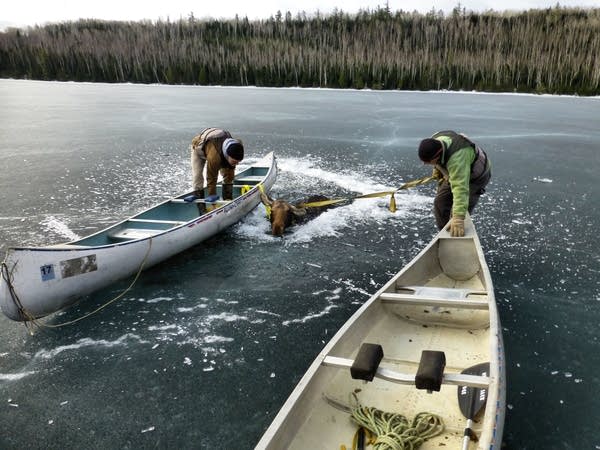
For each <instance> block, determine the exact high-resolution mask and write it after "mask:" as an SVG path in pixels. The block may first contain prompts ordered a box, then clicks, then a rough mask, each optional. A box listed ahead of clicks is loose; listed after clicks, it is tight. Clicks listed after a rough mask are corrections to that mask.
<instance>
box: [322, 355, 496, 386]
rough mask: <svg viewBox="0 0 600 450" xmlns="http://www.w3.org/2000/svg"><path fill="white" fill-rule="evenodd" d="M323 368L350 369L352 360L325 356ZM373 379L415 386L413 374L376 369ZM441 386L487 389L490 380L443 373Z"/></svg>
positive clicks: (475, 376)
mask: <svg viewBox="0 0 600 450" xmlns="http://www.w3.org/2000/svg"><path fill="white" fill-rule="evenodd" d="M321 364H322V365H323V366H327V367H336V368H339V369H350V368H351V367H352V364H354V360H352V359H348V358H340V357H337V356H325V357H324V358H323V360H322V361H321ZM374 378H380V379H382V380H387V381H390V382H392V383H397V384H407V385H411V384H412V385H414V384H415V374H409V373H401V372H396V371H395V370H391V369H386V368H385V367H378V368H377V371H376V372H375V376H374ZM442 384H447V385H452V386H469V387H476V388H488V387H489V385H490V378H489V377H485V376H477V375H465V374H461V373H445V374H444V376H443V377H442Z"/></svg>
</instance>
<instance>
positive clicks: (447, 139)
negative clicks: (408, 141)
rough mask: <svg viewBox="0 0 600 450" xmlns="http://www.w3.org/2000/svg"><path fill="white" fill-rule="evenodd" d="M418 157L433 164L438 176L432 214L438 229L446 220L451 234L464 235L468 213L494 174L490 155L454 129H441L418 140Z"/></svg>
mask: <svg viewBox="0 0 600 450" xmlns="http://www.w3.org/2000/svg"><path fill="white" fill-rule="evenodd" d="M419 159H421V161H423V162H424V163H425V164H431V165H433V166H434V168H433V176H435V177H436V178H438V179H439V180H440V181H439V184H438V189H437V194H436V196H435V200H434V202H433V214H434V216H435V221H436V224H437V227H438V229H440V230H441V229H442V228H443V227H444V226H445V225H446V224H447V225H448V227H447V229H448V230H450V234H451V236H452V237H460V236H464V235H465V223H464V221H465V215H466V213H467V211H469V213H471V212H473V209H474V208H475V205H476V204H477V202H478V201H479V197H480V196H481V195H482V194H483V193H484V192H485V187H486V186H487V184H488V183H489V181H490V178H491V176H492V170H491V164H490V162H489V160H488V157H487V155H486V154H485V152H484V151H483V150H481V148H479V147H478V146H477V145H476V144H475V143H473V141H471V140H470V139H469V138H468V137H466V136H465V135H463V134H459V133H456V132H454V131H440V132H438V133H435V134H434V135H433V136H431V137H430V138H427V139H423V140H422V141H421V143H420V144H419Z"/></svg>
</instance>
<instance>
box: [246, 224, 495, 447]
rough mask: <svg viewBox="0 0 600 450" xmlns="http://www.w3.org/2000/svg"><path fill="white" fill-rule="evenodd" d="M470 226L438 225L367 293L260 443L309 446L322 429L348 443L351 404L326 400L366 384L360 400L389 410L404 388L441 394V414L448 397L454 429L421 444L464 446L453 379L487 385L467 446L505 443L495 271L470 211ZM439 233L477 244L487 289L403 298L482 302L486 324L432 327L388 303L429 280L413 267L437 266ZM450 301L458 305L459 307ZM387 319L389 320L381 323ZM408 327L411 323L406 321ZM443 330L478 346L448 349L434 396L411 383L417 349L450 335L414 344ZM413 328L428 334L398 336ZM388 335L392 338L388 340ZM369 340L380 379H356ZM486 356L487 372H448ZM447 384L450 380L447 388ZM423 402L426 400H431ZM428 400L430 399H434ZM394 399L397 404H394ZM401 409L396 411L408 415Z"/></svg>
mask: <svg viewBox="0 0 600 450" xmlns="http://www.w3.org/2000/svg"><path fill="white" fill-rule="evenodd" d="M465 228H466V236H465V237H464V238H458V239H457V240H456V241H452V240H451V239H455V238H451V237H450V235H449V233H448V232H447V231H445V230H442V231H440V232H439V233H438V234H437V235H436V236H435V237H434V238H433V239H432V240H431V241H430V242H429V243H428V244H427V245H426V246H425V248H423V249H422V250H421V251H420V252H419V253H418V254H417V255H416V256H415V257H414V258H413V259H412V260H411V261H410V262H409V263H407V264H406V265H405V266H404V267H403V268H402V269H401V270H400V271H399V272H398V273H396V274H395V275H394V276H392V277H391V279H390V280H389V281H388V282H386V283H385V284H384V285H383V286H382V287H381V288H380V289H379V290H378V291H377V292H376V293H375V294H373V295H372V296H371V297H370V299H369V300H367V301H366V302H365V303H364V304H363V305H361V306H360V307H359V308H358V309H357V310H356V312H355V313H354V314H353V315H352V316H351V317H350V318H349V319H348V320H347V321H346V323H345V324H343V325H342V327H341V328H340V329H339V330H338V331H337V333H335V335H334V336H333V338H332V339H331V340H330V341H329V342H328V343H327V344H326V345H325V347H324V348H323V349H322V351H321V352H320V353H319V355H318V356H317V358H316V359H315V360H314V361H313V362H312V364H311V365H310V367H309V368H308V370H307V371H306V372H305V374H304V375H303V377H302V378H301V379H300V381H299V382H298V384H297V385H296V387H295V388H294V389H293V391H292V393H291V394H290V396H289V397H288V399H287V400H286V401H285V403H284V404H283V406H282V407H281V409H280V410H279V412H278V414H277V415H276V416H275V418H274V419H273V420H272V422H271V424H270V426H268V427H267V429H266V430H265V432H264V434H263V436H262V438H261V439H260V441H259V442H258V444H257V446H256V449H257V450H264V449H268V450H275V449H280V448H289V449H301V448H311V445H312V446H313V447H314V445H315V442H312V441H311V437H310V436H314V435H321V436H322V435H324V434H325V435H332V436H335V435H336V433H337V432H343V434H342V435H338V436H337V438H335V439H332V440H330V441H327V442H328V445H335V442H344V440H346V439H347V438H348V436H352V433H353V432H352V429H350V420H349V416H347V417H348V418H345V419H343V414H347V413H348V412H349V411H347V408H340V407H336V405H335V404H334V403H335V402H334V403H332V402H331V401H328V399H331V398H333V399H342V398H347V395H348V392H349V391H350V392H351V391H353V390H354V389H359V390H360V391H361V397H362V400H364V401H365V403H364V406H374V407H377V408H379V409H382V407H384V408H383V409H384V410H388V411H390V412H391V411H397V408H398V407H400V406H401V405H402V404H403V403H404V402H403V401H402V399H403V398H404V395H406V396H408V398H410V399H412V400H410V401H409V402H408V403H407V404H405V405H404V406H403V408H406V407H408V405H412V404H413V403H412V402H413V401H416V400H415V399H416V398H417V397H416V396H418V398H422V399H427V398H430V399H436V398H438V399H440V401H441V400H442V399H443V402H442V403H439V404H432V406H433V410H434V411H437V413H438V414H439V413H440V412H442V413H443V411H445V410H443V411H438V409H437V408H440V407H441V405H445V404H446V402H450V404H451V405H452V406H451V410H450V409H449V410H448V414H450V418H451V420H452V422H451V423H450V425H449V426H448V430H449V431H448V433H450V434H449V435H446V437H444V438H443V439H447V438H449V439H450V440H448V441H441V440H439V441H437V443H436V442H434V441H432V443H431V445H430V446H428V444H429V443H428V442H427V443H425V444H423V447H422V448H438V447H437V446H438V445H439V443H441V442H444V443H443V445H448V446H449V447H447V448H461V443H462V431H463V429H464V426H465V424H466V419H465V418H464V416H462V415H461V412H460V410H459V405H458V400H457V399H456V389H451V390H449V389H450V388H451V387H452V386H454V385H458V386H465V385H467V386H468V385H469V383H471V382H472V383H473V386H476V387H479V388H485V389H486V392H487V403H486V406H485V409H484V412H483V416H482V417H481V418H480V419H479V421H478V423H477V433H478V435H479V438H480V440H479V443H478V444H477V445H473V444H472V445H473V447H469V448H475V447H477V448H478V449H486V450H497V449H500V447H501V440H502V430H503V423H504V413H505V401H506V399H505V393H506V385H505V383H506V377H505V373H504V371H505V369H504V347H503V342H502V334H501V329H500V323H499V319H498V313H497V307H496V303H495V296H494V292H493V285H492V280H491V275H490V272H489V268H488V267H487V264H486V262H485V258H484V255H483V250H482V249H481V244H480V242H479V239H478V237H477V235H476V233H475V229H474V226H473V224H472V221H471V219H470V217H469V216H467V217H466V219H465ZM440 240H445V241H446V244H447V243H452V242H457V243H458V247H464V246H465V245H466V246H474V248H475V251H473V250H472V249H471V250H469V252H470V253H469V254H470V255H471V257H474V258H475V257H476V258H477V260H478V261H479V269H478V272H477V273H474V274H473V275H472V276H473V277H475V278H474V280H476V284H477V285H479V284H481V285H482V286H483V289H479V288H477V289H474V291H478V292H476V295H474V296H473V297H474V298H473V299H472V300H468V299H467V298H459V299H456V298H445V299H444V298H443V299H438V300H439V302H440V304H438V305H435V304H433V305H426V303H428V300H432V299H431V298H429V299H428V298H419V296H415V295H412V294H408V295H402V297H403V298H406V297H408V298H407V300H406V302H407V303H408V302H411V301H412V302H413V303H416V304H417V306H410V307H411V308H413V309H414V308H418V307H419V306H427V309H428V310H431V311H433V310H434V309H436V308H437V309H439V310H443V309H445V308H450V312H452V311H459V312H462V311H466V312H467V313H468V312H469V311H474V312H477V311H478V310H479V308H481V311H480V312H478V314H479V313H480V314H483V313H485V314H486V316H484V317H487V323H486V325H485V326H484V327H476V328H470V327H467V326H465V327H455V328H452V327H451V325H450V326H449V327H446V326H444V325H443V324H442V325H440V324H437V323H434V324H433V325H431V326H429V327H427V328H423V327H424V326H425V325H424V324H420V323H418V322H410V321H408V319H407V318H405V317H404V316H403V315H402V314H399V313H397V312H393V311H392V310H391V309H390V308H396V307H397V306H396V303H400V302H396V301H394V300H393V298H394V296H393V295H392V296H389V294H391V293H394V292H396V290H397V289H400V290H402V289H405V288H406V287H407V286H411V285H415V284H417V285H418V284H422V285H425V284H426V281H425V280H424V281H423V282H422V283H418V282H415V278H416V276H415V274H414V273H410V272H411V271H414V270H417V271H420V270H425V269H426V268H428V269H432V270H433V269H434V268H435V267H436V264H431V263H429V262H427V261H425V260H426V259H427V258H430V257H431V253H432V252H434V253H435V252H437V251H438V249H439V242H440ZM446 244H444V245H446ZM444 251H447V249H444ZM459 265H460V264H459ZM465 267H467V269H468V270H471V268H472V267H469V266H468V265H467V266H465ZM438 269H439V267H438ZM465 278H466V277H465ZM431 279H433V275H432V276H431V277H430V278H428V280H431ZM405 281H407V282H405ZM464 283H465V282H464V281H460V282H458V285H459V286H462V284H464ZM469 290H470V289H469ZM386 296H387V300H386ZM429 303H435V302H429ZM452 306H454V308H453V307H452ZM423 309H424V308H421V310H423ZM383 320H385V321H386V322H383ZM380 321H381V322H380ZM393 324H395V325H393ZM390 325H391V326H392V328H386V329H385V330H384V329H382V333H383V334H381V333H380V332H379V331H378V330H377V328H378V327H379V326H382V327H389V326H390ZM407 326H408V328H406V327H407ZM445 329H448V330H449V332H450V334H449V336H456V335H457V334H461V333H463V334H464V335H466V336H469V339H470V341H471V342H473V343H476V345H477V346H478V347H477V348H478V349H479V350H476V348H474V349H473V350H471V351H468V349H465V351H467V352H468V355H469V356H468V358H464V359H463V361H462V362H461V361H459V360H458V359H456V356H457V355H460V351H461V350H453V353H451V355H450V356H451V358H450V359H448V364H449V365H448V366H446V370H447V371H445V372H444V375H443V377H444V380H445V383H442V388H441V392H440V393H435V392H434V394H432V395H433V396H430V394H427V393H425V391H420V390H417V389H416V387H415V386H414V384H415V375H414V373H413V370H416V367H417V366H418V365H419V357H418V356H417V351H420V350H419V349H423V350H425V349H428V350H437V351H444V350H447V349H446V348H445V346H444V345H443V344H444V342H445V341H444V340H443V339H442V340H440V339H437V340H436V342H438V341H439V342H440V343H441V344H442V345H438V344H433V345H431V344H432V343H430V344H429V345H427V344H425V346H424V347H420V345H421V344H416V343H417V342H419V343H427V342H428V339H427V338H426V336H427V333H439V332H440V330H445ZM398 330H400V331H398ZM409 330H415V331H417V332H420V333H422V335H423V336H424V337H423V338H419V339H420V340H417V341H414V342H413V341H412V340H410V342H413V343H412V344H408V345H407V344H399V343H398V339H399V337H400V336H402V338H403V341H402V342H407V341H408V340H407V338H408V337H410V335H405V334H402V333H409V332H410V331H409ZM419 330H420V331H419ZM390 339H393V340H392V341H390ZM365 342H370V343H376V344H379V345H381V346H382V348H383V350H384V354H385V356H384V358H383V360H382V363H381V366H380V367H379V368H378V369H377V372H376V375H375V378H376V380H373V382H367V383H366V384H365V382H364V381H361V380H352V378H351V374H350V370H349V367H351V366H352V364H353V362H354V358H356V355H357V354H358V348H359V347H360V346H361V345H362V343H365ZM399 345H400V346H403V347H410V348H412V349H413V350H411V351H412V355H413V356H408V354H407V353H403V352H399V353H398V352H397V350H398V348H399V347H398V346H399ZM415 346H416V347H415ZM386 347H387V350H386ZM403 347H400V348H403ZM457 352H459V353H457ZM474 352H477V353H474ZM479 352H481V353H479ZM386 360H387V362H386ZM482 362H489V363H490V373H489V376H488V377H479V378H475V379H471V380H466V379H465V378H463V377H462V374H458V373H451V371H449V370H448V369H449V367H452V368H453V369H452V372H454V371H458V372H460V371H462V370H463V369H465V368H467V367H471V366H473V365H474V364H479V363H482ZM465 381H467V383H465ZM411 385H412V388H411ZM444 385H450V386H446V387H444ZM359 386H360V387H359ZM394 386H396V387H394ZM396 391H397V394H396V395H398V396H399V397H396V395H394V393H396ZM450 393H453V396H450V397H451V398H452V400H449V398H450V397H449V395H450ZM371 395H374V396H375V397H373V398H374V399H375V398H377V401H378V402H379V403H380V405H378V404H373V403H369V399H370V398H371ZM440 395H441V397H440ZM428 396H429V397H428ZM436 396H437V397H436ZM394 398H396V400H393V399H394ZM423 401H424V402H427V401H428V400H423ZM431 401H432V402H433V401H434V400H431ZM395 402H400V403H398V404H396V403H395ZM338 403H339V402H338ZM342 403H343V402H342ZM361 403H362V401H361ZM386 405H387V408H390V407H391V409H386V408H385V406H386ZM394 405H395V407H394ZM327 408H329V409H327ZM412 408H413V407H411V411H412V413H416V412H418V411H419V410H420V411H422V409H418V410H416V411H415V410H413V409H412ZM334 409H337V410H338V411H339V413H338V414H336V413H335V412H334ZM427 409H429V408H427ZM402 410H403V409H402ZM402 410H401V411H399V412H400V413H402V414H404V412H402ZM340 414H342V416H340ZM313 417H314V418H313ZM343 423H347V425H343ZM452 430H455V431H452ZM459 433H460V434H459ZM440 439H442V438H440ZM453 442H456V444H452V443H453ZM323 445H325V444H323ZM337 445H339V444H337Z"/></svg>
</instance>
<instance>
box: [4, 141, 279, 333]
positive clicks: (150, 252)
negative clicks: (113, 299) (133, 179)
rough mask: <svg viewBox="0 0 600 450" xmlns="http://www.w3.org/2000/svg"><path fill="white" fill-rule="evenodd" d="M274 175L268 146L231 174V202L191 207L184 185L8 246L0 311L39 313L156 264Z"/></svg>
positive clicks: (244, 204)
mask: <svg viewBox="0 0 600 450" xmlns="http://www.w3.org/2000/svg"><path fill="white" fill-rule="evenodd" d="M276 177H277V164H276V158H275V155H274V154H273V152H271V153H269V154H267V155H266V156H265V157H264V158H262V159H260V160H259V161H257V162H256V163H254V164H253V165H252V166H250V167H249V168H247V169H245V170H243V171H241V172H239V173H237V174H236V176H235V179H234V186H233V200H232V201H217V202H216V203H213V204H207V207H208V212H206V213H200V209H199V206H198V205H199V204H200V203H203V202H204V201H203V200H196V201H195V202H186V201H184V200H183V199H184V197H186V196H187V195H189V194H190V193H191V192H186V193H184V194H181V195H178V196H176V197H173V198H171V199H169V200H166V201H164V202H162V203H160V204H157V205H155V206H153V207H151V208H149V209H147V210H145V211H142V212H141V213H139V214H136V215H134V216H132V217H129V218H128V219H126V220H123V221H121V222H119V223H117V224H115V225H112V226H110V227H108V228H106V229H103V230H101V231H98V232H97V233H94V234H92V235H90V236H87V237H84V238H82V239H78V240H75V241H72V242H68V243H65V244H58V245H50V246H45V247H12V248H9V249H8V251H7V253H6V257H5V260H4V262H3V263H2V278H1V279H0V306H1V308H2V312H3V313H4V314H5V315H6V316H7V317H9V318H10V319H13V320H17V321H24V320H30V319H32V318H40V317H43V316H46V315H48V314H52V313H54V312H56V311H58V310H60V309H63V308H65V307H67V306H69V305H71V304H73V303H74V302H75V301H76V300H77V299H79V298H80V297H81V296H84V295H86V294H89V293H91V292H93V291H96V290H98V289H101V288H103V287H106V286H108V285H110V284H111V283H114V282H115V281H117V280H120V279H123V278H127V277H131V276H132V275H134V274H136V273H138V272H139V271H140V268H141V267H143V268H144V269H146V268H148V267H151V266H153V265H155V264H158V263H160V262H161V261H164V260H165V259H167V258H169V257H171V256H173V255H175V254H177V253H180V252H182V251H184V250H186V249H188V248H190V247H192V246H194V245H196V244H198V243H200V242H202V241H204V240H205V239H208V238H209V237H211V236H213V235H215V234H216V233H218V232H220V231H222V230H224V229H225V228H227V227H229V226H231V225H233V224H235V223H236V222H238V221H239V220H241V219H242V218H243V217H244V216H245V215H246V214H248V213H249V212H250V211H252V210H253V209H254V208H255V207H256V206H257V205H258V203H259V202H260V192H259V189H260V185H262V188H263V189H265V191H267V192H268V191H269V190H270V189H271V187H272V186H273V184H274V183H275V180H276ZM217 193H218V194H219V195H220V194H221V184H220V183H219V185H218V186H217ZM211 207H212V208H213V209H212V210H210V208H211Z"/></svg>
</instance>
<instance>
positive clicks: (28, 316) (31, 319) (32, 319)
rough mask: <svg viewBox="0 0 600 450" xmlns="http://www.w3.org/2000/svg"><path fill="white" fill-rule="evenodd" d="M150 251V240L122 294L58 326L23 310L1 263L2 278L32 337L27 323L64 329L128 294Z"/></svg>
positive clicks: (39, 326)
mask: <svg viewBox="0 0 600 450" xmlns="http://www.w3.org/2000/svg"><path fill="white" fill-rule="evenodd" d="M151 249H152V238H150V239H148V250H146V254H145V255H144V259H142V262H141V264H140V267H139V269H138V271H137V273H136V274H135V277H134V279H133V281H132V282H131V284H129V286H127V288H126V289H125V290H124V291H123V292H121V293H120V294H119V295H117V296H116V297H114V298H112V299H111V300H109V301H107V302H106V303H104V304H102V305H101V306H99V307H98V308H96V309H95V310H93V311H91V312H89V313H87V314H85V315H83V316H81V317H78V318H77V319H73V320H70V321H68V322H63V323H59V324H55V325H51V324H47V323H43V322H40V321H39V320H38V319H36V318H35V317H34V316H33V315H32V314H30V313H29V312H28V311H27V310H26V309H25V307H23V305H22V304H21V301H20V300H19V297H18V296H17V294H16V291H15V290H14V287H13V285H12V282H11V279H12V274H11V273H9V272H8V266H7V265H6V263H5V262H3V263H2V278H3V279H4V280H5V281H6V283H7V284H8V287H9V291H10V293H11V297H12V299H13V301H14V302H15V304H16V305H17V308H18V309H19V312H20V313H21V315H23V316H24V317H25V318H26V319H27V320H25V321H24V322H23V323H24V325H25V328H27V330H28V331H29V333H30V334H32V335H33V332H32V330H31V329H29V326H28V322H30V323H31V324H33V325H35V326H37V327H38V328H42V327H44V328H59V327H64V326H66V325H72V324H74V323H76V322H79V321H80V320H83V319H86V318H88V317H90V316H92V315H94V314H96V313H97V312H98V311H100V310H102V309H104V308H106V307H107V306H108V305H110V304H111V303H114V302H116V301H117V300H119V299H120V298H121V297H123V296H124V295H125V294H126V293H127V292H129V291H130V290H131V288H132V287H133V285H134V284H135V283H136V282H137V280H138V278H139V277H140V274H141V273H142V271H143V270H144V265H145V264H146V261H147V260H148V255H150V250H151ZM5 272H6V275H5Z"/></svg>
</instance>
